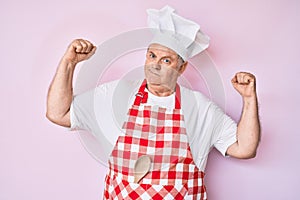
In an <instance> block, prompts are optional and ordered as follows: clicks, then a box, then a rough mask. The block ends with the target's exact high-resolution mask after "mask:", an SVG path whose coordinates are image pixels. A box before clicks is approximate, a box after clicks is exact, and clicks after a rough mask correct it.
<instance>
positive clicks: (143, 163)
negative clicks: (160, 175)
mask: <svg viewBox="0 0 300 200" xmlns="http://www.w3.org/2000/svg"><path fill="white" fill-rule="evenodd" d="M150 167H151V159H150V157H149V156H147V155H144V156H141V157H139V158H138V159H137V161H136V162H135V164H134V182H135V183H139V182H140V180H142V178H144V176H145V175H146V174H147V173H148V172H149V170H150Z"/></svg>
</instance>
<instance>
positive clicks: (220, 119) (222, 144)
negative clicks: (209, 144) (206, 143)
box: [210, 103, 237, 156]
mask: <svg viewBox="0 0 300 200" xmlns="http://www.w3.org/2000/svg"><path fill="white" fill-rule="evenodd" d="M210 111H211V112H212V115H213V118H212V119H213V121H212V126H213V127H212V133H213V142H214V143H213V146H214V147H215V148H216V149H217V150H218V151H219V152H220V153H221V154H222V155H223V156H226V151H227V149H228V147H229V146H230V145H232V144H233V143H235V142H236V141H237V138H236V131H237V124H236V123H235V121H233V120H232V119H231V118H230V117H229V116H228V115H226V114H225V113H224V112H223V111H222V110H221V109H220V108H219V107H218V106H216V105H215V104H213V103H212V104H211V106H210Z"/></svg>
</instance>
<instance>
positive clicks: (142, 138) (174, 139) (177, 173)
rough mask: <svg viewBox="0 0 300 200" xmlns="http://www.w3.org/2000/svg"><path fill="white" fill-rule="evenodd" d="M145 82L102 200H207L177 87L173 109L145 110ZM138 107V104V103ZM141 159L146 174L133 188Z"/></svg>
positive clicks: (112, 159)
mask: <svg viewBox="0 0 300 200" xmlns="http://www.w3.org/2000/svg"><path fill="white" fill-rule="evenodd" d="M145 88H146V80H144V82H143V83H142V85H141V86H140V89H139V92H138V93H137V95H136V98H135V101H134V104H133V105H132V107H131V109H129V111H128V115H129V117H128V121H127V122H125V123H124V125H123V128H124V129H125V131H126V132H125V135H121V136H119V138H118V140H117V142H116V145H115V146H114V149H113V151H112V153H111V156H110V159H109V172H108V174H107V175H106V178H105V189H104V199H143V200H144V199H207V197H206V189H205V186H204V181H203V178H204V172H202V171H200V170H199V169H198V167H197V166H196V164H195V163H194V161H193V158H192V154H191V150H190V146H189V143H188V138H187V134H186V129H185V126H184V118H183V114H182V109H181V106H180V87H179V86H178V85H177V86H176V95H175V109H167V108H162V107H159V106H149V105H143V103H146V102H147V98H148V93H147V92H145ZM141 103H142V104H141ZM143 155H147V156H149V157H150V159H151V162H152V163H151V168H150V171H149V172H148V173H147V174H146V175H145V177H144V178H143V179H141V181H139V183H134V165H135V162H136V160H137V159H138V158H139V157H140V156H143Z"/></svg>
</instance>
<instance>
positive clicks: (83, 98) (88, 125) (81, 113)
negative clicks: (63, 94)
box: [70, 89, 96, 130]
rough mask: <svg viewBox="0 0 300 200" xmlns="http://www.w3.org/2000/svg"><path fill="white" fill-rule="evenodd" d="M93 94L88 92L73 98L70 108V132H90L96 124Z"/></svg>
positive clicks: (91, 91) (90, 91)
mask: <svg viewBox="0 0 300 200" xmlns="http://www.w3.org/2000/svg"><path fill="white" fill-rule="evenodd" d="M94 92H95V89H92V90H89V91H87V92H84V93H82V94H79V95H76V96H74V97H73V101H72V104H71V107H70V121H71V130H77V129H84V130H92V129H93V128H92V127H93V126H94V125H93V124H95V123H96V118H95V114H94V111H93V109H94V103H93V101H94Z"/></svg>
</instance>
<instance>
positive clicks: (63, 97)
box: [46, 39, 96, 127]
mask: <svg viewBox="0 0 300 200" xmlns="http://www.w3.org/2000/svg"><path fill="white" fill-rule="evenodd" d="M95 51H96V47H95V46H94V45H93V44H92V43H91V42H89V41H87V40H83V39H76V40H74V41H73V42H72V43H71V44H70V45H69V47H68V49H67V51H66V52H65V54H64V56H63V57H62V59H61V61H60V63H59V66H58V68H57V70H56V73H55V75H54V78H53V80H52V82H51V85H50V87H49V91H48V97H47V113H46V116H47V118H48V119H49V120H50V121H52V122H53V123H55V124H58V125H61V126H65V127H70V126H71V123H70V106H71V103H72V98H73V87H72V80H73V74H74V70H75V67H76V65H77V63H79V62H81V61H83V60H87V59H89V58H90V57H91V56H92V55H93V54H94V53H95Z"/></svg>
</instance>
